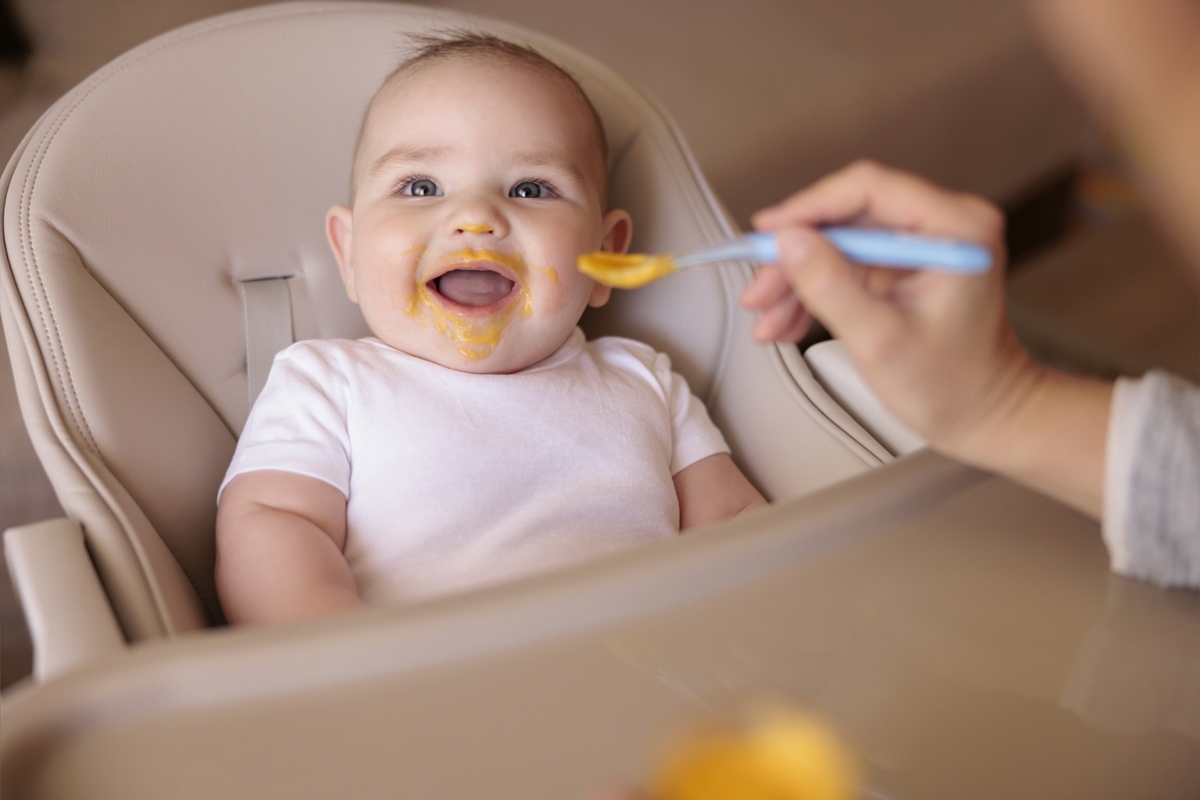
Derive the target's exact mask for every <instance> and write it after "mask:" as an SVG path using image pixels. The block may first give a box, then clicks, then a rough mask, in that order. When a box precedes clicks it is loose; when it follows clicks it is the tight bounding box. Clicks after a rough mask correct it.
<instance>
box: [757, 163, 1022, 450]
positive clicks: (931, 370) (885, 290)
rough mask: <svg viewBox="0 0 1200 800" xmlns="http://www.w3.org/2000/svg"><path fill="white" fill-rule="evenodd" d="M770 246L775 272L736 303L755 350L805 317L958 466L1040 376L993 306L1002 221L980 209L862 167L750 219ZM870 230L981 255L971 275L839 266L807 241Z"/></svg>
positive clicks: (803, 323)
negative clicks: (830, 229)
mask: <svg viewBox="0 0 1200 800" xmlns="http://www.w3.org/2000/svg"><path fill="white" fill-rule="evenodd" d="M753 223H754V227H755V228H757V229H759V230H763V231H773V232H776V233H777V234H778V236H779V250H780V263H779V264H771V265H766V266H764V267H763V268H762V269H761V270H760V271H759V273H758V275H757V277H756V278H755V280H754V282H753V283H751V285H750V286H749V287H747V289H746V291H745V293H744V294H743V296H742V302H743V304H744V305H745V306H746V307H747V308H749V309H751V310H754V311H757V312H759V319H758V320H757V322H756V324H755V328H754V335H755V338H757V339H758V340H760V341H770V340H776V341H796V340H798V339H799V338H800V336H801V335H802V334H803V332H804V329H805V328H806V327H807V324H808V318H807V315H808V314H809V313H811V314H812V315H813V316H815V317H816V318H817V319H819V320H820V321H821V322H822V323H823V324H824V325H825V327H826V328H828V329H829V331H830V332H831V333H832V334H833V335H834V336H836V337H837V338H838V339H840V340H841V341H842V342H843V343H844V344H845V346H846V348H847V350H848V351H849V353H850V356H851V358H852V359H853V360H854V362H855V364H856V366H857V367H858V369H859V371H860V372H861V374H862V376H863V378H864V379H865V380H866V382H867V383H868V385H870V386H871V387H872V389H873V390H874V391H875V392H876V394H878V395H879V397H880V398H881V400H882V401H883V402H884V404H885V405H887V406H888V407H889V408H890V409H891V411H892V412H893V413H894V414H895V415H896V416H897V417H898V418H899V419H901V420H902V421H903V422H905V423H906V424H907V425H909V426H910V427H912V428H913V429H914V430H916V431H917V432H919V433H921V434H922V435H923V436H925V437H926V439H927V440H928V441H929V442H930V444H931V445H933V446H934V447H936V448H938V449H941V450H942V451H943V452H948V453H949V454H951V455H958V456H960V457H963V458H965V459H966V460H968V461H971V460H974V459H972V458H971V455H972V450H973V448H977V447H979V446H981V445H980V444H979V443H977V440H978V439H979V438H980V437H981V436H982V435H983V434H984V433H985V432H986V431H988V430H989V429H991V428H993V427H994V426H995V425H996V424H998V423H999V422H1000V421H1002V420H1003V418H1004V417H1006V416H1007V415H1009V414H1011V413H1013V412H1014V410H1015V409H1016V408H1017V406H1019V405H1020V403H1021V401H1022V398H1023V396H1024V395H1025V394H1026V393H1027V392H1028V391H1029V390H1030V389H1031V387H1032V386H1033V385H1034V384H1036V383H1037V381H1038V377H1039V373H1040V370H1039V368H1038V367H1037V366H1036V365H1035V364H1034V363H1033V361H1032V360H1031V359H1030V358H1029V357H1028V355H1027V354H1026V353H1025V351H1024V350H1023V349H1022V347H1021V346H1020V345H1019V344H1018V342H1017V340H1016V337H1015V335H1014V334H1013V332H1012V329H1011V328H1010V327H1009V324H1008V321H1007V316H1006V312H1005V305H1004V275H1003V266H1002V265H1003V245H1002V230H1003V219H1002V216H1001V214H1000V213H999V211H998V210H997V209H996V208H995V207H993V206H992V205H991V204H989V203H987V202H986V201H984V200H982V199H979V198H977V197H973V196H970V195H965V194H961V193H957V192H951V191H948V190H945V189H942V188H939V187H937V186H935V185H933V184H931V183H929V182H928V181H925V180H923V179H921V178H918V177H916V176H914V175H910V174H908V173H905V172H901V171H898V170H894V169H889V168H887V167H883V166H881V165H878V164H875V163H872V162H866V161H864V162H858V163H855V164H853V165H851V166H849V167H847V168H845V169H843V170H841V171H839V172H837V173H834V174H833V175H831V176H829V177H827V178H825V179H823V180H821V181H819V182H817V183H816V184H814V185H812V186H810V187H809V188H807V189H804V190H803V191H800V192H798V193H796V194H794V195H792V196H791V197H789V198H788V199H787V200H785V201H784V202H782V203H780V204H779V205H777V206H775V207H773V208H768V209H765V210H763V211H761V212H759V213H758V214H757V215H755V217H754V219H753ZM831 224H853V225H866V226H878V227H882V228H889V229H893V230H898V231H904V232H909V233H920V234H926V235H932V236H942V237H947V238H953V239H961V240H966V241H972V242H976V243H979V244H982V245H984V246H985V247H987V248H988V249H989V250H991V252H992V253H993V255H994V260H995V265H994V267H993V268H992V269H991V270H989V271H988V272H986V273H984V274H981V275H958V274H951V273H948V272H936V271H932V270H897V269H893V268H880V267H870V266H864V265H861V264H854V263H850V262H849V261H847V260H846V259H845V258H844V257H843V256H842V255H841V254H840V253H839V252H838V251H837V250H836V249H835V248H834V247H833V246H832V245H831V244H830V243H829V242H828V241H827V240H826V239H824V238H823V237H822V236H820V234H819V233H818V231H817V230H816V229H817V228H819V227H820V226H824V225H831Z"/></svg>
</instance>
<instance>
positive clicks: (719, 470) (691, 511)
mask: <svg viewBox="0 0 1200 800" xmlns="http://www.w3.org/2000/svg"><path fill="white" fill-rule="evenodd" d="M674 480H675V494H676V495H677V496H678V497H679V530H681V531H686V530H687V529H688V528H695V527H697V526H700V525H706V524H708V523H710V522H720V521H722V520H726V519H730V518H732V517H736V516H737V515H738V514H740V513H742V512H743V511H747V510H749V509H751V508H756V507H758V506H761V505H766V502H767V501H766V500H765V499H763V496H762V495H761V494H759V493H758V490H757V489H755V488H754V486H753V484H751V483H750V481H749V480H747V479H746V476H745V475H743V474H742V471H741V470H740V469H738V468H737V465H736V464H734V463H733V459H732V458H730V457H729V454H728V453H717V454H715V455H711V456H708V457H707V458H702V459H700V460H699V461H697V462H696V463H694V464H692V465H690V466H687V467H684V468H683V469H681V470H680V471H679V472H678V473H677V474H676V475H675V478H674Z"/></svg>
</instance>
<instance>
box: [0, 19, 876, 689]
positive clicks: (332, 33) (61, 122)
mask: <svg viewBox="0 0 1200 800" xmlns="http://www.w3.org/2000/svg"><path fill="white" fill-rule="evenodd" d="M462 26H468V27H479V26H484V27H486V28H488V29H489V30H495V31H496V32H497V33H499V34H500V35H502V36H508V37H512V38H515V39H519V40H522V41H528V42H530V43H532V44H533V45H535V46H536V47H538V48H539V49H541V50H543V51H544V52H545V53H546V54H547V55H548V56H550V57H552V58H554V59H556V60H557V61H559V62H560V63H561V64H562V65H563V66H564V67H565V68H566V69H567V70H568V71H570V72H571V73H572V74H573V75H575V76H577V77H578V79H579V80H580V82H581V83H582V85H583V86H584V88H585V90H586V91H587V92H588V94H589V96H590V97H591V98H592V100H593V102H594V103H595V105H596V106H597V108H598V110H599V112H600V114H601V116H602V117H603V121H604V124H605V126H606V128H607V131H608V135H609V139H610V142H611V152H612V157H611V162H612V163H611V172H612V193H613V198H614V203H615V204H616V205H618V206H619V207H623V208H627V209H628V210H629V211H630V212H631V213H632V215H633V218H634V220H635V230H636V235H635V242H634V247H635V249H638V250H643V251H659V250H672V249H676V248H680V247H688V246H691V245H694V244H697V243H701V242H707V241H712V240H715V239H719V238H721V237H724V236H728V235H730V234H732V233H734V232H735V231H734V228H733V226H732V225H731V223H730V221H729V219H728V217H727V216H726V214H725V213H724V212H723V211H722V208H721V205H720V202H719V201H718V199H717V198H715V197H714V196H713V194H712V192H711V191H710V190H709V188H708V186H707V184H706V183H705V181H704V178H703V176H702V175H700V174H699V172H698V170H697V168H696V165H695V163H694V161H693V160H692V158H691V156H690V154H689V152H688V149H687V146H686V144H685V143H684V142H683V141H682V139H681V138H680V135H679V133H678V131H677V130H676V129H675V128H674V127H673V125H672V123H671V121H670V119H669V117H668V116H667V115H666V114H665V113H664V112H663V111H662V110H660V109H659V108H658V107H657V106H656V105H655V104H654V103H653V101H651V100H649V99H647V98H646V97H644V96H642V95H641V94H639V93H638V91H637V90H636V89H634V88H633V87H631V86H629V85H628V84H627V83H626V82H625V81H623V80H622V79H621V78H619V77H618V76H617V75H616V74H614V73H613V72H612V71H611V70H609V69H607V68H606V67H604V66H603V65H601V64H598V63H596V62H595V61H594V60H592V59H591V58H589V57H587V56H586V55H584V54H582V53H579V52H576V51H574V50H572V49H570V48H567V47H564V46H563V45H561V44H559V43H557V42H554V41H550V40H548V39H546V38H544V37H541V36H538V35H536V34H534V33H532V32H529V31H523V30H518V29H515V28H512V27H509V26H506V25H502V24H497V23H491V22H485V21H482V20H477V19H468V18H465V17H461V16H457V15H455V14H452V13H448V12H441V11H436V10H431V9H426V8H420V7H410V6H404V5H385V4H358V3H348V4H347V3H312V4H308V3H302V4H285V5H280V6H266V7H262V8H258V9H251V10H248V11H245V12H241V13H236V14H232V15H228V16H224V17H219V18H216V19H213V20H210V21H205V22H201V23H199V24H195V25H192V26H189V27H186V28H184V29H181V30H179V31H176V32H174V33H171V34H168V35H166V36H163V37H161V38H159V39H156V40H153V41H152V42H149V43H147V44H145V45H143V46H141V47H139V48H137V49H136V50H134V51H132V52H130V53H129V54H127V55H126V56H124V57H123V58H120V59H118V60H117V61H115V62H113V63H112V64H110V65H108V66H107V67H105V68H104V69H102V70H100V71H99V72H97V73H96V74H95V75H93V76H92V77H91V78H90V79H88V80H87V81H85V82H84V83H83V84H82V85H80V86H79V87H78V88H76V89H75V90H74V91H72V92H70V93H69V94H68V95H66V96H65V97H63V98H62V100H61V101H60V102H58V103H57V104H56V105H55V106H54V107H53V108H51V109H50V110H49V111H48V112H47V113H46V114H45V116H44V117H43V118H42V119H41V121H40V122H39V123H38V124H37V125H36V126H35V128H34V129H33V130H32V131H31V132H30V133H29V135H28V136H27V138H26V139H25V141H24V143H23V144H22V145H21V147H20V148H19V150H18V152H17V154H16V155H15V156H14V158H13V159H12V162H11V163H10V164H9V167H8V169H7V171H6V172H5V174H4V181H3V190H4V195H5V203H4V241H5V248H4V258H5V267H6V268H5V270H4V276H3V292H4V323H5V331H6V335H7V338H8V341H9V344H10V348H11V350H12V360H13V363H14V370H15V371H16V373H17V374H16V379H17V383H18V387H19V389H18V391H19V395H20V398H21V406H22V409H23V413H24V415H25V418H26V421H27V424H28V427H29V428H30V431H31V435H32V437H33V439H34V442H35V446H36V448H37V451H38V454H39V457H40V458H41V460H42V461H43V463H44V464H45V466H46V469H47V472H48V473H49V475H50V478H51V481H52V482H53V484H54V486H55V489H56V491H57V494H58V497H59V499H60V501H61V503H62V506H63V508H64V509H65V510H66V513H67V516H68V517H69V519H70V522H69V523H68V522H65V521H63V522H55V523H50V524H49V526H48V527H47V526H39V527H36V528H34V529H33V530H28V531H18V532H14V533H13V534H10V535H9V537H8V538H9V549H10V551H11V553H12V556H11V558H12V564H13V569H14V571H15V573H16V582H17V585H18V586H19V587H20V591H22V593H23V594H24V595H25V603H26V607H27V608H28V609H29V615H30V617H31V622H32V624H33V629H34V634H35V636H37V637H38V641H37V654H36V659H37V669H38V671H39V673H40V674H43V675H44V674H46V672H47V671H48V670H51V671H52V667H51V666H50V664H51V663H54V662H55V661H57V660H61V659H70V658H73V657H74V656H70V655H67V653H69V652H71V651H72V650H73V649H74V646H72V645H69V644H66V643H65V642H64V643H63V644H62V645H61V646H60V645H59V644H55V643H53V642H56V641H58V639H57V638H55V639H52V638H50V637H52V636H54V634H52V633H50V631H51V630H53V625H52V624H51V623H49V622H48V621H47V622H46V623H44V624H43V622H42V620H43V618H45V619H47V620H48V618H49V615H52V614H56V613H58V610H59V609H61V608H62V607H63V606H64V605H65V604H66V603H67V601H66V599H65V598H66V597H67V596H68V595H66V594H64V590H63V589H60V588H57V587H54V588H46V589H39V588H34V587H42V586H47V584H46V581H54V580H56V578H55V577H54V576H52V575H42V574H38V575H36V576H35V575H33V574H32V571H34V570H37V569H39V566H38V565H39V564H41V563H42V562H41V558H42V557H41V556H40V555H39V554H38V551H39V550H41V549H44V548H46V547H49V545H50V542H51V541H58V539H59V538H60V537H65V539H69V540H72V542H74V540H75V539H77V538H78V533H77V531H82V536H83V539H82V541H83V542H84V543H86V554H87V555H88V556H90V558H91V560H92V562H93V563H94V565H95V571H96V573H97V574H98V576H99V578H100V585H101V586H102V588H103V593H104V595H105V597H106V598H107V601H108V603H109V604H111V608H112V612H113V614H114V615H115V619H116V622H117V627H119V629H120V632H121V633H122V634H123V637H124V638H125V639H127V640H128V641H131V642H137V641H141V640H145V639H153V638H159V637H164V636H174V635H177V634H181V633H185V632H187V631H192V630H196V629H199V628H203V627H205V626H208V625H212V624H214V623H219V622H220V621H221V612H220V609H219V606H218V601H217V597H216V593H215V590H214V587H213V578H212V572H213V555H214V554H213V521H214V516H215V509H216V506H215V500H214V498H215V491H216V487H217V485H218V483H219V481H220V479H221V477H222V475H223V473H224V470H225V468H226V466H227V464H228V461H229V459H230V457H231V454H232V452H233V448H234V444H235V441H236V437H237V435H238V433H239V432H240V430H241V428H242V425H243V423H244V421H245V418H246V414H247V412H248V408H249V405H250V402H251V396H252V395H253V394H254V393H255V392H256V391H257V389H258V388H259V387H260V386H261V383H262V381H263V380H264V379H265V375H266V372H267V370H268V368H269V365H270V361H271V358H272V356H273V355H274V353H275V352H276V351H277V350H278V349H280V348H281V347H282V346H285V345H286V344H287V343H289V342H291V341H292V340H294V339H305V338H312V337H358V336H362V335H366V334H367V330H366V328H365V326H364V323H363V321H362V319H361V317H360V315H359V313H358V310H357V308H356V307H355V306H354V305H352V304H351V303H349V302H348V301H347V300H346V298H345V296H344V292H343V290H342V288H341V285H340V282H339V278H338V276H337V271H336V268H335V266H334V263H333V261H332V258H331V256H330V253H329V250H328V245H327V244H326V242H325V240H324V232H323V225H322V219H323V214H324V212H325V210H326V208H327V207H328V206H329V205H330V204H331V203H334V202H344V201H345V198H346V195H347V185H348V174H349V161H350V156H351V151H352V148H353V143H354V137H355V135H356V132H357V127H358V124H359V122H360V120H361V116H362V109H363V108H364V106H365V104H366V101H367V100H368V98H369V97H370V95H371V94H372V92H373V91H374V90H375V88H376V87H377V86H378V84H379V82H380V80H381V78H382V77H383V76H384V75H385V74H386V73H387V72H388V71H389V70H390V69H391V68H392V67H393V66H394V65H395V63H397V61H398V59H400V58H401V57H402V55H403V53H404V49H405V46H406V45H405V34H406V33H407V32H410V31H423V30H429V29H439V28H454V27H462ZM750 274H751V273H750V268H749V267H748V266H747V265H746V264H727V265H724V266H722V267H720V268H718V269H711V270H704V271H695V272H692V273H688V274H682V275H679V276H677V277H673V278H671V279H670V280H668V281H663V282H661V283H659V284H657V285H654V286H651V287H648V288H646V289H643V290H641V291H638V292H636V293H621V296H620V297H619V298H617V299H616V300H615V301H614V302H613V303H612V304H611V305H610V307H609V308H607V309H605V310H604V313H603V314H602V315H600V314H597V315H596V316H595V317H593V318H590V319H588V320H586V322H585V326H586V327H587V328H588V329H589V332H590V333H591V334H593V335H594V334H598V333H604V332H616V333H621V334H624V335H628V336H632V337H634V338H638V339H641V340H644V341H646V342H649V343H651V344H653V345H655V346H657V347H659V348H660V349H662V350H665V351H666V352H668V353H669V354H671V356H672V357H673V360H674V363H675V365H676V367H677V369H679V370H680V371H681V372H682V373H683V374H684V375H685V376H686V377H687V378H688V379H689V380H690V382H691V386H692V387H693V391H695V392H696V393H697V394H698V395H699V396H700V397H701V398H703V399H705V400H706V401H707V402H708V404H709V406H710V408H711V409H712V412H713V414H714V417H715V418H716V420H717V421H718V423H719V424H720V425H721V427H722V428H723V429H724V431H725V432H726V434H727V435H728V437H729V439H730V442H731V444H732V446H733V447H734V450H735V453H736V457H737V458H738V459H739V460H740V462H741V463H742V465H743V466H744V468H745V469H746V471H747V472H748V474H749V475H750V476H751V477H752V479H753V480H754V481H755V482H756V483H757V485H758V486H760V487H761V489H762V490H763V491H764V492H765V493H766V494H768V495H769V496H770V497H772V498H776V499H779V498H786V497H794V496H798V495H801V494H805V493H807V492H811V491H813V490H814V489H817V488H819V487H821V486H825V485H828V484H831V483H834V482H836V481H838V480H841V479H843V478H845V477H847V476H850V475H853V474H856V473H858V472H861V471H863V470H865V469H867V468H869V467H871V466H874V465H878V464H880V463H882V462H884V461H886V460H889V459H890V457H891V456H890V453H889V452H888V451H887V450H886V449H885V448H884V447H882V446H881V445H879V444H878V443H877V442H876V441H875V439H874V438H873V437H872V436H871V435H869V434H868V433H867V432H866V431H865V430H864V429H863V428H861V427H860V426H859V425H858V424H856V423H855V422H854V420H853V419H852V418H851V417H850V416H849V415H848V414H847V413H846V412H845V411H843V409H842V408H841V407H840V406H839V405H838V404H837V403H835V402H834V401H833V400H832V399H831V398H830V397H829V395H828V394H826V392H825V391H824V390H822V388H821V387H820V386H819V385H818V383H817V382H816V381H815V380H814V379H813V377H812V375H811V374H810V372H809V370H808V369H806V367H805V364H804V362H803V360H802V359H801V358H800V357H799V355H798V354H797V353H796V352H795V350H794V349H793V348H779V347H758V346H756V345H754V344H752V342H751V340H750V337H749V334H748V324H749V319H748V317H747V315H746V314H744V313H741V312H740V311H739V310H738V308H737V302H736V301H737V296H738V293H739V292H740V290H741V288H742V287H743V286H744V285H745V283H746V281H747V280H748V278H749V276H750ZM59 546H62V547H71V545H70V544H66V543H65V542H64V543H62V544H61V545H59ZM75 550H76V554H75V555H76V556H77V560H79V562H80V564H81V565H82V566H84V567H86V564H84V563H83V562H84V561H85V560H86V559H84V558H83V555H84V553H83V551H82V550H79V549H78V548H75ZM46 558H47V560H48V561H50V562H51V563H53V564H54V565H55V568H56V571H57V568H58V566H59V564H60V563H61V562H58V561H57V559H58V556H57V555H54V556H49V555H47V557H46ZM67 585H68V586H74V587H76V589H78V587H79V586H80V584H79V583H78V582H77V581H75V580H74V579H68V583H67ZM43 596H44V597H48V598H51V602H50V605H49V606H45V605H44V604H43V603H42V602H41V601H40V600H39V599H37V598H40V597H43ZM80 605H84V606H91V611H92V612H93V613H94V612H95V611H96V609H97V607H100V606H101V605H103V604H101V603H100V602H99V601H98V600H97V601H92V600H88V601H86V602H83V601H81V603H80ZM84 627H85V628H87V629H89V630H90V632H89V633H88V635H89V636H93V637H95V636H101V634H99V633H98V631H101V630H106V629H109V628H111V626H103V625H98V624H97V623H88V624H87V625H85V626H84ZM55 653H62V654H63V655H61V656H60V655H55Z"/></svg>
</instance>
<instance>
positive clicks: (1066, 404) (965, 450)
mask: <svg viewBox="0 0 1200 800" xmlns="http://www.w3.org/2000/svg"><path fill="white" fill-rule="evenodd" d="M1112 389H1113V387H1112V384H1111V383H1109V382H1107V381H1100V380H1094V379H1091V378H1084V377H1080V376H1076V375H1070V374H1067V373H1064V372H1058V371H1055V370H1050V369H1045V368H1039V369H1037V370H1036V371H1035V372H1034V373H1033V374H1032V375H1031V378H1030V380H1029V384H1028V386H1026V387H1024V388H1023V391H1022V393H1021V396H1020V400H1019V402H1016V403H1014V404H1013V405H1012V407H1011V408H1008V409H1006V410H1005V412H1004V413H1003V414H1001V415H999V416H998V418H997V419H994V420H991V421H989V423H988V424H987V425H985V426H982V427H980V428H979V429H978V430H976V431H974V432H973V433H972V435H971V436H970V437H969V438H966V439H964V440H961V441H957V442H954V443H953V444H952V445H950V446H947V447H944V448H937V447H936V446H935V449H943V450H944V451H945V452H947V454H948V455H951V456H954V457H956V458H959V459H960V460H963V461H965V462H967V463H970V464H973V465H975V466H979V467H982V468H984V469H987V470H990V471H992V472H996V473H999V474H1001V475H1004V476H1006V477H1008V478H1011V479H1012V480H1015V481H1017V482H1019V483H1022V484H1024V485H1027V486H1029V487H1031V488H1034V489H1036V490H1038V491H1040V492H1042V493H1044V494H1047V495H1050V496H1051V497H1054V498H1055V499H1057V500H1059V501H1061V502H1063V503H1066V504H1067V505H1070V506H1072V507H1074V508H1076V509H1078V510H1080V511H1082V512H1084V513H1085V514H1088V515H1089V516H1091V517H1094V518H1096V519H1099V518H1100V517H1101V515H1102V511H1103V507H1104V459H1105V443H1106V441H1107V433H1108V419H1109V410H1110V407H1111V404H1112Z"/></svg>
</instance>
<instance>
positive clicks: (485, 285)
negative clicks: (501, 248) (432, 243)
mask: <svg viewBox="0 0 1200 800" xmlns="http://www.w3.org/2000/svg"><path fill="white" fill-rule="evenodd" d="M527 275H528V267H527V266H526V264H525V260H524V259H523V258H521V256H520V255H517V254H511V253H498V252H496V251H494V250H460V251H458V252H457V253H453V254H451V255H449V256H447V257H446V258H444V259H442V260H441V263H440V264H439V266H438V267H437V268H436V269H435V271H434V274H433V277H431V278H429V279H426V280H423V281H420V282H418V284H417V286H416V291H415V292H414V293H413V295H412V296H411V298H410V301H409V306H408V315H409V316H410V317H412V318H413V319H417V320H428V321H430V322H432V323H433V325H434V327H435V328H436V329H437V330H438V332H439V333H441V334H442V335H443V336H446V337H448V338H450V339H451V340H453V341H454V342H455V343H456V344H458V345H460V347H459V350H458V352H459V354H460V355H462V356H463V357H464V358H469V359H471V360H479V359H484V358H487V357H488V356H489V355H491V353H492V351H493V350H494V349H495V348H496V345H498V344H499V343H500V341H501V339H502V338H503V333H504V328H505V326H507V325H508V323H509V321H510V320H511V319H512V317H513V315H514V314H517V313H519V314H520V315H521V316H522V317H528V316H529V315H530V314H532V313H533V303H532V301H531V299H530V296H529V292H528V290H527V289H526V288H525V284H526V278H527Z"/></svg>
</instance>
